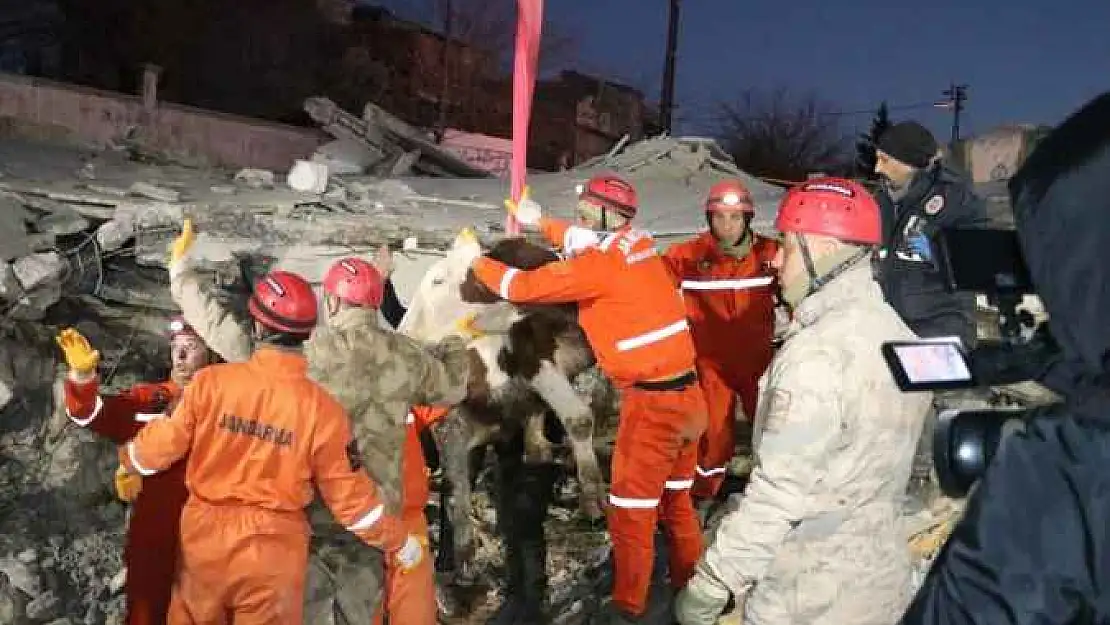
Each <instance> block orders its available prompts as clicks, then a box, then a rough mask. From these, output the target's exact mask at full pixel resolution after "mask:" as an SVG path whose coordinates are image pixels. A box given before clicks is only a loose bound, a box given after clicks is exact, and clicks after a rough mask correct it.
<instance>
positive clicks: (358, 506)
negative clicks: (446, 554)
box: [310, 411, 406, 552]
mask: <svg viewBox="0 0 1110 625" xmlns="http://www.w3.org/2000/svg"><path fill="white" fill-rule="evenodd" d="M322 421H323V422H322V423H321V424H320V425H319V426H318V427H317V429H316V432H315V434H314V435H313V442H312V444H313V449H312V451H311V459H310V461H311V463H312V476H313V478H312V479H313V481H314V482H315V483H316V488H317V489H319V491H320V496H321V497H323V499H324V503H326V504H327V506H328V509H329V510H331V513H332V514H333V515H334V516H335V518H336V519H337V520H338V521H339V522H340V523H342V524H343V526H344V527H346V528H347V531H349V532H351V533H352V534H354V535H355V536H358V537H359V539H361V540H362V541H363V542H364V543H366V544H367V545H370V546H371V547H377V548H379V549H382V550H384V551H387V552H392V551H396V550H397V549H400V548H401V547H402V546H403V545H404V543H405V537H406V534H405V531H404V528H403V527H402V526H401V522H400V521H399V520H398V519H397V518H396V517H394V516H393V515H390V514H387V513H386V510H385V504H384V503H383V502H382V498H381V496H380V495H379V494H378V487H377V485H376V484H374V481H373V480H371V479H370V476H369V475H367V474H366V471H365V470H363V467H362V453H361V452H360V451H359V449H358V443H357V442H356V441H355V439H354V437H353V436H351V429H350V426H349V425H348V423H347V416H346V415H345V414H343V413H342V412H341V411H337V412H336V413H333V414H332V415H330V418H325V419H323V420H322Z"/></svg>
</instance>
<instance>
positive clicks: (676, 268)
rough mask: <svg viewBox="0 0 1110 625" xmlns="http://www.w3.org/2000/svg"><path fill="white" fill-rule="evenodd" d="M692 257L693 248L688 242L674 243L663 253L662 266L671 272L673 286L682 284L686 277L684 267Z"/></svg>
mask: <svg viewBox="0 0 1110 625" xmlns="http://www.w3.org/2000/svg"><path fill="white" fill-rule="evenodd" d="M692 256H693V246H691V245H690V242H689V241H686V242H683V243H675V244H674V245H672V246H670V247H668V248H667V250H666V251H665V252H663V264H664V265H666V266H667V269H668V270H669V271H670V272H671V278H672V279H673V280H674V283H675V286H679V285H681V284H682V279H683V278H684V277H685V276H686V275H687V270H686V265H687V264H688V263H689V262H690V260H691V258H692Z"/></svg>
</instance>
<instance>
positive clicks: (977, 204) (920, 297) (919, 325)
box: [876, 162, 988, 346]
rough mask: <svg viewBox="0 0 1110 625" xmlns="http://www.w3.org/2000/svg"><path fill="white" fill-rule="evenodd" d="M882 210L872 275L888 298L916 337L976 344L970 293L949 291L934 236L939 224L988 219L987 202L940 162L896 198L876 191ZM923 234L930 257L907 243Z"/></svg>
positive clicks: (972, 223) (964, 225)
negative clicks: (937, 258) (879, 243)
mask: <svg viewBox="0 0 1110 625" xmlns="http://www.w3.org/2000/svg"><path fill="white" fill-rule="evenodd" d="M878 199H879V204H880V206H881V208H882V212H883V245H882V247H881V248H880V249H879V258H878V262H877V272H876V273H877V276H876V277H877V278H878V280H879V284H880V285H881V286H882V288H883V294H884V295H885V296H886V300H887V302H889V303H890V305H891V306H892V307H893V308H894V309H895V310H897V311H898V314H899V315H901V316H902V319H903V320H904V321H905V322H906V325H908V326H910V329H912V330H913V331H914V332H915V333H917V335H918V336H921V337H936V336H952V335H955V336H959V337H960V338H962V339H963V340H964V342H965V344H967V345H969V346H971V345H974V342H975V296H974V294H971V293H949V292H947V291H946V290H945V287H944V280H943V276H942V275H941V273H940V271H939V270H938V268H937V265H936V263H935V255H936V253H937V243H936V235H937V232H938V231H939V230H940V229H941V228H953V227H959V228H970V227H982V226H984V225H986V223H987V221H988V217H987V212H986V205H985V204H984V203H983V201H982V200H981V199H979V198H978V197H976V195H975V194H974V193H973V192H972V191H971V187H970V186H969V185H968V183H967V181H966V180H965V179H964V178H963V177H962V176H960V175H959V174H958V173H956V172H954V171H952V170H951V169H948V168H947V167H945V166H944V164H943V162H938V163H935V164H933V165H931V166H929V167H927V168H925V169H922V170H919V171H918V172H917V175H915V176H914V178H913V180H911V181H910V184H909V188H908V189H907V190H906V193H905V195H904V196H903V197H902V198H901V199H899V200H897V201H895V200H893V199H891V197H890V196H889V195H888V194H887V193H886V192H880V193H879V194H878ZM920 235H924V236H925V237H927V238H928V240H929V242H930V246H931V248H932V250H933V255H934V259H930V258H928V257H924V256H922V255H921V254H919V253H917V252H916V251H914V249H913V248H912V246H911V245H910V243H911V240H912V239H913V238H914V237H917V236H920Z"/></svg>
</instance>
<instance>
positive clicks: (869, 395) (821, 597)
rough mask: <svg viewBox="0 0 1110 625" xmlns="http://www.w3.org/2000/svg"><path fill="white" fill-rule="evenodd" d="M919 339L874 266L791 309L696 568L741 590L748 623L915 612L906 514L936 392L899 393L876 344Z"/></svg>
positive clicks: (881, 618) (854, 619) (838, 620)
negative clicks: (733, 500)
mask: <svg viewBox="0 0 1110 625" xmlns="http://www.w3.org/2000/svg"><path fill="white" fill-rule="evenodd" d="M913 338H915V337H914V335H913V333H912V332H911V331H910V330H909V329H908V328H907V327H906V325H905V324H904V323H903V322H902V321H901V319H900V318H899V317H898V314H897V313H896V312H895V311H894V310H893V309H892V308H890V307H889V306H888V305H887V304H886V303H885V302H884V301H883V295H882V292H881V290H880V288H879V286H878V284H877V283H876V282H875V281H874V280H873V278H872V274H871V268H870V265H869V263H868V262H867V261H866V260H864V261H861V262H859V263H858V264H857V265H856V266H854V267H852V268H850V269H848V270H847V271H846V272H844V273H843V274H841V275H840V276H838V277H837V278H835V279H834V280H833V281H831V282H830V283H829V284H827V285H826V286H825V287H824V288H822V289H821V290H820V291H818V292H817V293H815V294H813V295H811V296H809V297H807V298H806V299H805V300H803V301H802V302H801V304H800V305H799V306H798V309H797V310H796V311H795V314H794V319H793V321H792V326H791V328H790V330H789V332H788V334H787V339H786V342H785V344H784V345H783V347H782V349H781V350H780V351H779V353H778V354H777V355H776V356H775V359H774V361H773V362H772V363H771V365H770V367H769V368H768V370H767V372H766V373H765V374H764V376H763V379H762V380H761V381H760V401H759V408H758V410H757V415H756V420H755V434H754V450H755V455H756V465H755V467H754V469H753V471H752V476H751V481H750V483H749V485H748V487H747V490H746V491H745V493H744V496H743V498H742V499H741V500H740V501H739V503H738V504H737V506H736V509H734V510H732V511H731V512H730V513H729V514H728V515H727V516H725V518H724V519H723V520H722V522H721V525H720V526H719V528H718V530H717V534H716V536H715V539H714V541H713V543H712V544H711V545H710V547H709V549H708V550H707V551H706V554H705V556H704V558H703V561H702V563H701V567H700V568H701V570H702V571H704V572H706V573H708V574H710V575H712V576H714V577H716V578H717V579H719V580H720V581H722V582H723V583H725V584H726V585H727V586H728V587H729V588H731V589H732V591H733V592H734V593H736V595H737V596H738V597H740V596H745V595H746V604H745V615H744V622H745V623H746V624H748V625H771V624H780V623H781V624H786V623H790V624H794V623H807V624H812V625H822V624H828V625H833V624H842V623H853V624H855V625H871V624H874V625H879V624H889V623H893V622H895V621H896V620H897V618H898V615H899V614H901V611H902V610H903V609H904V608H905V606H906V604H907V603H908V601H909V595H908V593H909V591H910V580H909V576H910V562H909V552H908V550H907V547H906V539H905V536H903V534H902V531H901V528H900V524H899V512H900V510H899V509H900V500H901V497H902V495H903V493H904V491H905V488H906V484H907V481H908V479H909V472H910V466H911V463H912V459H913V455H914V449H915V444H916V442H917V438H918V435H919V433H920V432H921V428H922V423H923V421H924V418H925V415H926V412H927V411H928V409H929V406H930V400H931V394H930V393H915V394H903V393H901V392H900V391H899V390H898V387H897V386H896V385H895V383H894V379H893V377H892V376H891V374H890V372H889V371H888V369H887V365H886V363H885V361H884V359H883V357H882V354H881V352H880V344H881V343H882V342H884V341H890V340H906V339H913Z"/></svg>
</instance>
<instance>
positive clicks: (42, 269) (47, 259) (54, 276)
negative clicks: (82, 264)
mask: <svg viewBox="0 0 1110 625" xmlns="http://www.w3.org/2000/svg"><path fill="white" fill-rule="evenodd" d="M65 270H66V263H65V261H64V260H62V257H61V256H59V255H58V254H57V253H56V252H46V253H44V254H31V255H30V256H24V257H23V258H20V259H18V260H16V261H15V262H14V263H12V271H13V272H15V277H16V279H17V280H19V283H20V284H21V285H23V288H24V289H26V290H28V291H32V290H34V289H37V288H38V287H40V286H42V285H44V284H46V283H48V282H53V281H55V280H58V279H59V278H61V277H62V274H63V273H65Z"/></svg>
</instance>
